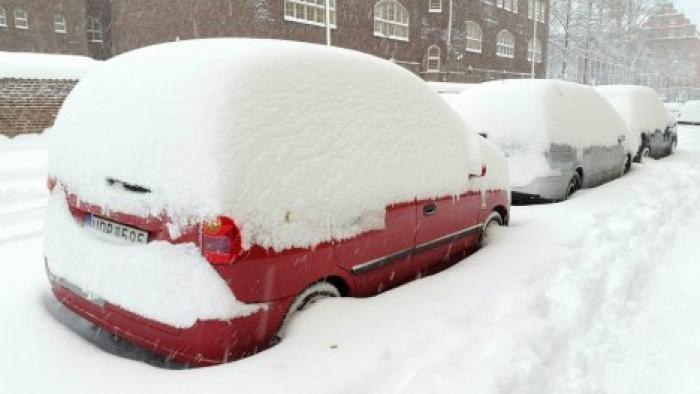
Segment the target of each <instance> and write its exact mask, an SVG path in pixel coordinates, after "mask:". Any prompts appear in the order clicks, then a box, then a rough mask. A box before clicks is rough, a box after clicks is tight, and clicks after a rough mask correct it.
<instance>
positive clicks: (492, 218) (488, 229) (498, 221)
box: [480, 211, 503, 246]
mask: <svg viewBox="0 0 700 394" xmlns="http://www.w3.org/2000/svg"><path fill="white" fill-rule="evenodd" d="M496 226H503V217H502V216H501V214H500V213H498V212H496V211H493V212H491V214H490V215H489V217H488V218H486V221H484V225H483V226H482V228H481V241H480V245H481V246H484V245H485V244H486V243H487V242H488V239H489V236H490V235H491V233H492V231H493V229H494V227H496Z"/></svg>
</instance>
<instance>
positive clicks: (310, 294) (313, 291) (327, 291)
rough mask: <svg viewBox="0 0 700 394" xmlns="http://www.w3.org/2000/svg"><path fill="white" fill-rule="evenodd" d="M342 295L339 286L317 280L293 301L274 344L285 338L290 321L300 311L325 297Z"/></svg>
mask: <svg viewBox="0 0 700 394" xmlns="http://www.w3.org/2000/svg"><path fill="white" fill-rule="evenodd" d="M330 297H340V291H339V290H338V288H337V287H335V286H333V285H332V284H330V283H328V282H316V283H314V284H313V285H311V286H309V287H307V288H306V290H304V291H303V292H301V294H299V295H298V296H297V297H296V298H295V299H294V302H292V305H291V306H290V307H289V310H288V311H287V314H286V315H285V316H284V320H283V321H282V325H281V326H280V329H279V330H278V331H277V335H276V337H275V338H274V339H273V344H275V343H277V342H279V341H280V340H281V338H284V336H285V334H286V330H287V326H288V325H289V322H291V321H292V320H293V319H294V318H295V317H296V316H297V314H299V312H301V311H303V310H305V309H307V308H309V307H310V306H311V305H313V304H315V303H317V302H318V301H320V300H322V299H324V298H330Z"/></svg>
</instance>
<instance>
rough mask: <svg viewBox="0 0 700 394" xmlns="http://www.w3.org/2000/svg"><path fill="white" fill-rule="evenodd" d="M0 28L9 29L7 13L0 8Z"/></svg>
mask: <svg viewBox="0 0 700 394" xmlns="http://www.w3.org/2000/svg"><path fill="white" fill-rule="evenodd" d="M0 27H7V13H5V8H3V7H0Z"/></svg>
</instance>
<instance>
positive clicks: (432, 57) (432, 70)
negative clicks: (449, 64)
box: [425, 45, 442, 74]
mask: <svg viewBox="0 0 700 394" xmlns="http://www.w3.org/2000/svg"><path fill="white" fill-rule="evenodd" d="M432 49H437V56H435V55H431V54H430V52H431V50H432ZM440 52H441V51H440V47H439V46H437V45H431V46H429V47H428V54H427V56H426V58H427V62H426V65H425V72H426V73H432V74H437V73H439V72H440V68H441V67H442V58H441V57H440V55H441V53H440ZM431 60H433V61H437V68H430V61H431Z"/></svg>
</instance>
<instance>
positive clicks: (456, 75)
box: [0, 0, 549, 82]
mask: <svg viewBox="0 0 700 394" xmlns="http://www.w3.org/2000/svg"><path fill="white" fill-rule="evenodd" d="M548 1H549V0H330V4H331V6H330V9H331V10H330V13H331V24H332V25H333V26H332V34H331V41H332V44H333V45H336V46H341V47H345V48H352V49H356V50H360V51H363V52H368V53H371V54H374V55H376V56H379V57H383V58H386V59H392V60H394V61H395V62H397V63H399V64H402V65H404V66H405V67H407V68H409V69H411V70H412V71H414V72H416V73H417V74H419V75H421V76H423V77H424V78H426V79H428V80H442V81H468V82H477V81H483V80H488V79H497V78H517V77H529V76H530V73H531V62H530V61H529V59H531V58H532V56H535V58H536V59H537V60H538V63H537V64H536V73H537V75H538V76H539V77H543V76H544V70H545V66H544V64H543V63H542V59H546V58H547V56H546V55H547V47H546V43H547V34H548V25H547V23H546V22H545V21H547V20H548ZM0 7H3V8H2V10H0V51H2V50H9V51H31V52H49V53H70V54H81V55H89V56H92V57H94V58H98V59H102V58H107V57H109V56H113V55H116V54H119V53H122V52H125V51H128V50H131V49H135V48H139V47H142V46H146V45H150V44H155V43H160V42H166V41H174V40H178V39H191V38H203V37H265V38H280V39H291V40H300V41H308V42H316V43H325V42H326V33H325V28H324V25H325V23H324V21H325V0H207V1H201V0H0ZM18 10H19V13H17V12H18ZM2 15H4V21H5V23H2V21H3V17H2ZM25 16H26V17H25ZM533 19H537V20H539V21H541V22H540V23H538V28H537V39H536V40H533V35H534V30H535V29H534V24H533V23H534V22H533ZM18 23H19V25H18ZM533 49H535V50H534V51H533Z"/></svg>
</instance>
